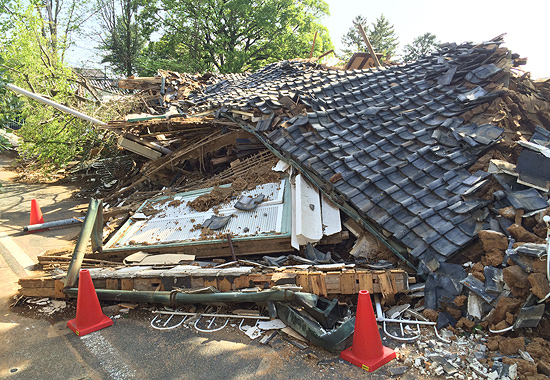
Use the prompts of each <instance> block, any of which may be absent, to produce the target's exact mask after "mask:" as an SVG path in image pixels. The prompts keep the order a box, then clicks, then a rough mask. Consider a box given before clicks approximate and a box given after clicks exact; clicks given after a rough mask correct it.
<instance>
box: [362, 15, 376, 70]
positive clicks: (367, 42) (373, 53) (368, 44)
mask: <svg viewBox="0 0 550 380" xmlns="http://www.w3.org/2000/svg"><path fill="white" fill-rule="evenodd" d="M357 27H358V28H359V32H361V35H362V36H363V40H364V41H365V44H367V48H368V49H369V53H370V55H371V57H372V60H373V61H374V65H375V66H376V67H378V66H380V61H378V57H377V56H376V53H375V52H374V49H373V48H372V45H371V44H370V41H369V38H368V37H367V34H366V33H365V30H364V29H363V26H362V25H361V24H358V25H357Z"/></svg>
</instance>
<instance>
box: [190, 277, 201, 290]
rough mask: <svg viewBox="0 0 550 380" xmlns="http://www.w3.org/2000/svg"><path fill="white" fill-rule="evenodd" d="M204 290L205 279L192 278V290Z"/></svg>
mask: <svg viewBox="0 0 550 380" xmlns="http://www.w3.org/2000/svg"><path fill="white" fill-rule="evenodd" d="M200 288H204V277H191V289H200Z"/></svg>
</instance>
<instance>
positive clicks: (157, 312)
mask: <svg viewBox="0 0 550 380" xmlns="http://www.w3.org/2000/svg"><path fill="white" fill-rule="evenodd" d="M152 313H156V314H165V315H185V316H188V317H194V316H196V317H198V316H203V317H219V318H238V319H262V320H266V321H269V320H270V319H271V318H269V317H264V316H261V315H236V314H216V313H210V314H208V313H189V312H184V311H161V310H154V311H152Z"/></svg>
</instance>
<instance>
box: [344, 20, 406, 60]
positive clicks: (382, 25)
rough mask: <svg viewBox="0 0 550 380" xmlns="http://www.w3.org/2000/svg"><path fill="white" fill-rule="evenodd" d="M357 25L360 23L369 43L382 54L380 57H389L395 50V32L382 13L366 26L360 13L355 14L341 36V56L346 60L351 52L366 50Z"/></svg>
mask: <svg viewBox="0 0 550 380" xmlns="http://www.w3.org/2000/svg"><path fill="white" fill-rule="evenodd" d="M358 25H361V26H362V27H363V29H364V30H365V33H366V35H367V36H368V37H369V40H370V43H371V45H372V47H373V49H374V51H375V52H376V53H381V54H382V59H383V60H387V59H390V58H391V57H392V56H393V55H394V54H395V52H396V51H397V46H398V45H399V41H398V39H397V36H396V34H395V30H394V27H393V25H392V24H390V22H389V21H388V19H387V18H386V17H384V15H381V16H380V17H379V18H377V19H376V22H373V23H372V24H371V26H370V27H368V26H367V19H366V18H365V17H363V16H361V15H358V16H356V17H355V18H354V19H353V21H352V26H351V27H350V28H349V30H348V32H347V33H346V34H345V35H344V36H343V37H342V44H343V45H344V46H345V48H344V49H342V53H343V55H342V58H343V59H344V60H348V59H349V58H350V57H351V56H352V55H353V53H355V52H359V51H368V49H367V45H366V44H365V41H364V40H363V37H362V36H361V33H360V32H359V29H358Z"/></svg>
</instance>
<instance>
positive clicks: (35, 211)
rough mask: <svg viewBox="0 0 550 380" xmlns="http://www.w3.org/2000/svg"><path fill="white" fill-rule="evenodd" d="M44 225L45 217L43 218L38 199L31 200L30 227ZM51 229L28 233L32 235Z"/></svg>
mask: <svg viewBox="0 0 550 380" xmlns="http://www.w3.org/2000/svg"><path fill="white" fill-rule="evenodd" d="M42 223H44V217H43V216H42V211H41V210H40V206H39V205H38V202H37V201H36V199H32V200H31V220H30V221H29V226H32V225H34V224H42ZM48 230H49V228H44V229H42V230H35V231H27V233H29V234H32V233H35V232H40V231H48Z"/></svg>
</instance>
